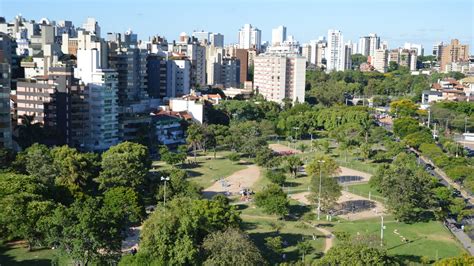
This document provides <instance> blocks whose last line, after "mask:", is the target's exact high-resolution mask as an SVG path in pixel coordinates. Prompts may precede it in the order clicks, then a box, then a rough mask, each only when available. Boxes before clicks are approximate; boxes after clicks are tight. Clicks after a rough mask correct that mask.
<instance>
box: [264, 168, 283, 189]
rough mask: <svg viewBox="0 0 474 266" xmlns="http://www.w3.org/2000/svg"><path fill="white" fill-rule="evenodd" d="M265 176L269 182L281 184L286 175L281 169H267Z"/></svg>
mask: <svg viewBox="0 0 474 266" xmlns="http://www.w3.org/2000/svg"><path fill="white" fill-rule="evenodd" d="M265 176H266V177H267V178H268V180H270V182H272V183H274V184H277V185H279V186H283V185H284V184H285V181H286V176H285V174H284V173H283V172H282V171H279V170H268V171H267V172H266V174H265Z"/></svg>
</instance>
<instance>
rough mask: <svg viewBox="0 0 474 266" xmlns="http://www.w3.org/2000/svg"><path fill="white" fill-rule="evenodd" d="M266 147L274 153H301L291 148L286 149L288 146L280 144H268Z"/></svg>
mask: <svg viewBox="0 0 474 266" xmlns="http://www.w3.org/2000/svg"><path fill="white" fill-rule="evenodd" d="M268 147H270V149H272V150H274V151H276V152H287V151H291V152H293V153H301V151H300V150H296V149H293V148H288V146H285V145H282V144H276V143H273V144H270V145H268Z"/></svg>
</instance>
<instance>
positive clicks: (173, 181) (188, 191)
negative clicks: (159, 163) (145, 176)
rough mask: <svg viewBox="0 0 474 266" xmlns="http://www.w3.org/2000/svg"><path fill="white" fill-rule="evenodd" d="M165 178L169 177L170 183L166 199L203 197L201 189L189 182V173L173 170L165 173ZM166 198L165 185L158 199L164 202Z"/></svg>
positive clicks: (157, 196) (161, 187) (160, 190)
mask: <svg viewBox="0 0 474 266" xmlns="http://www.w3.org/2000/svg"><path fill="white" fill-rule="evenodd" d="M163 175H164V176H169V177H170V181H169V182H168V183H167V185H166V199H167V200H171V199H173V198H180V197H189V198H193V199H199V198H200V197H201V191H200V188H199V187H197V186H196V185H195V184H194V183H192V182H189V181H188V180H187V173H186V171H183V170H178V169H172V170H171V171H169V172H166V173H163ZM164 197H165V187H164V184H163V185H162V186H160V187H159V190H158V193H157V194H156V199H157V200H158V201H162V200H163V199H164Z"/></svg>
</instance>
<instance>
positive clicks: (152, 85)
mask: <svg viewBox="0 0 474 266" xmlns="http://www.w3.org/2000/svg"><path fill="white" fill-rule="evenodd" d="M166 67H167V60H166V58H164V57H161V56H159V55H157V54H149V55H148V56H147V65H146V71H147V77H148V78H147V80H146V86H145V87H146V89H147V92H148V95H149V96H150V97H152V98H155V99H163V98H165V97H166V96H167V95H166V92H167V89H166V87H167V73H168V72H167V70H166Z"/></svg>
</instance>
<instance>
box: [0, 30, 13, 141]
mask: <svg viewBox="0 0 474 266" xmlns="http://www.w3.org/2000/svg"><path fill="white" fill-rule="evenodd" d="M11 54H12V50H11V40H10V37H8V36H7V35H6V34H0V147H6V148H12V125H11V117H10V90H11V85H12V82H11V78H12V72H11V59H10V58H11Z"/></svg>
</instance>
